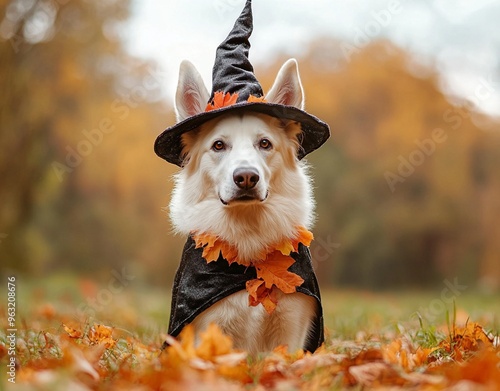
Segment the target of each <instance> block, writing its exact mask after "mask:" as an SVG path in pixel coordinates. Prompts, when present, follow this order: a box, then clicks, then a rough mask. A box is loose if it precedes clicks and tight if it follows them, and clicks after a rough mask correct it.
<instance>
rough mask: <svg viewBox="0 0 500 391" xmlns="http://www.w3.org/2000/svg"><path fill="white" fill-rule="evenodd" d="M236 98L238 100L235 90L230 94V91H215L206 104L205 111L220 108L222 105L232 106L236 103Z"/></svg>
mask: <svg viewBox="0 0 500 391" xmlns="http://www.w3.org/2000/svg"><path fill="white" fill-rule="evenodd" d="M237 100H238V93H237V92H235V93H234V94H231V93H230V92H226V93H224V92H222V91H217V92H215V93H214V98H213V100H212V101H211V102H209V103H208V104H207V107H206V108H205V111H212V110H216V109H220V108H222V107H226V106H232V105H234V104H235V103H236V101H237Z"/></svg>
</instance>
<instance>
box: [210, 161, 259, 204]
mask: <svg viewBox="0 0 500 391" xmlns="http://www.w3.org/2000/svg"><path fill="white" fill-rule="evenodd" d="M259 180H260V176H259V172H258V171H257V169H255V168H254V167H238V168H237V169H235V170H234V171H233V181H234V184H235V185H236V187H237V189H236V191H235V192H234V194H233V196H232V197H231V199H229V200H224V199H223V198H222V197H220V196H219V198H220V201H221V202H222V203H223V204H224V205H229V204H231V203H233V202H251V201H258V202H263V201H265V200H266V198H267V195H268V193H267V192H266V195H265V196H264V197H263V198H262V197H261V196H260V194H259V191H258V189H257V184H258V183H259Z"/></svg>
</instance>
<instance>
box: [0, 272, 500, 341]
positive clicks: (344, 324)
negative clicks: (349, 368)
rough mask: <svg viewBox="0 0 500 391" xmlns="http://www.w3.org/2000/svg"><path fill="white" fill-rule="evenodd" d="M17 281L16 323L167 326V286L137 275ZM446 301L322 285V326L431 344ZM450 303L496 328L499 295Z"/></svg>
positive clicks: (434, 295) (150, 331) (462, 316)
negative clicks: (103, 280) (124, 279)
mask: <svg viewBox="0 0 500 391" xmlns="http://www.w3.org/2000/svg"><path fill="white" fill-rule="evenodd" d="M17 284H18V286H17V313H18V317H17V319H18V321H22V319H23V318H27V319H32V316H33V315H37V314H39V313H40V311H43V307H44V306H46V305H47V304H50V305H51V306H53V307H54V309H55V310H56V311H57V313H59V314H61V313H62V314H66V315H67V316H68V318H69V319H72V320H73V321H75V322H80V323H84V322H90V321H101V322H106V323H107V324H110V325H113V326H115V327H117V328H123V329H124V333H127V332H129V333H132V334H134V335H135V336H138V337H140V338H147V339H150V338H153V339H154V338H155V335H156V334H159V333H165V332H166V329H167V325H168V314H169V311H170V289H169V288H168V287H164V288H152V287H149V286H147V285H146V282H140V281H138V280H137V279H136V280H134V281H133V282H131V283H130V284H129V285H127V286H124V287H121V289H119V290H118V291H117V292H115V293H111V294H110V290H109V289H108V287H109V285H108V284H101V285H98V284H94V283H92V282H90V281H87V280H83V281H82V280H80V279H78V278H76V277H75V276H71V275H69V276H68V275H54V276H51V277H49V278H45V279H43V280H35V279H25V278H18V282H17ZM119 288H120V287H119ZM85 293H86V294H87V295H88V297H87V298H86V297H85ZM446 301H447V302H445V300H443V299H442V298H441V290H440V289H436V290H434V291H432V290H428V291H415V290H413V291H393V292H384V293H376V292H368V291H361V290H335V289H326V288H324V287H323V289H322V302H323V311H324V318H325V327H326V329H327V332H328V334H329V337H330V338H332V339H338V340H362V339H366V340H368V339H372V337H373V336H377V337H379V338H386V339H390V338H391V337H392V336H393V335H395V334H398V333H401V332H402V331H405V330H414V333H416V338H417V339H418V340H420V341H421V342H422V343H424V344H426V343H428V344H433V343H435V341H434V340H433V337H432V336H433V335H436V334H437V333H438V331H440V332H443V331H446V330H443V327H444V326H446V325H447V324H450V314H453V311H454V305H453V302H451V300H450V299H448V298H446ZM454 303H455V306H456V309H455V313H456V315H455V316H456V317H457V321H458V322H459V323H460V322H462V323H463V322H465V320H466V319H467V318H470V319H471V320H473V321H476V322H479V323H481V324H482V325H483V326H484V327H485V328H486V329H487V330H488V331H491V332H493V333H494V334H496V333H497V332H498V331H499V330H500V327H499V325H500V295H485V294H480V293H478V292H477V291H474V290H472V289H469V290H467V291H465V292H463V293H462V294H460V295H459V296H457V297H455V298H454ZM0 308H1V307H0ZM78 309H80V311H79V310H78ZM82 309H84V311H82ZM54 327H59V326H57V325H54ZM129 328H130V329H129Z"/></svg>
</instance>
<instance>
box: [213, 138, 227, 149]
mask: <svg viewBox="0 0 500 391" xmlns="http://www.w3.org/2000/svg"><path fill="white" fill-rule="evenodd" d="M212 149H213V150H214V151H223V150H224V149H226V144H224V141H221V140H217V141H216V142H214V143H213V145H212Z"/></svg>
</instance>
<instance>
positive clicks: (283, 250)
mask: <svg viewBox="0 0 500 391" xmlns="http://www.w3.org/2000/svg"><path fill="white" fill-rule="evenodd" d="M193 239H194V241H195V243H196V248H203V253H202V256H203V258H204V259H205V261H207V262H208V263H210V262H214V261H217V259H218V258H219V256H220V255H221V254H222V257H223V258H224V259H225V260H226V261H227V262H228V263H229V264H232V263H233V262H236V263H238V264H240V265H244V266H254V267H255V269H256V271H257V278H256V279H254V280H251V281H248V282H247V284H246V290H247V291H248V293H249V297H248V300H249V305H251V306H257V305H258V304H262V305H263V306H264V308H265V309H266V311H267V312H268V313H269V314H270V313H272V312H273V311H274V310H275V308H276V305H277V303H278V296H277V291H276V289H279V290H280V291H281V292H283V293H293V292H295V291H296V288H297V287H298V286H300V285H302V283H303V282H304V280H303V279H302V278H301V277H300V276H298V275H297V274H295V273H292V272H290V271H288V268H289V267H290V266H292V265H293V264H294V262H295V260H294V259H293V258H292V257H291V256H290V254H291V253H292V252H297V251H298V248H299V243H302V244H303V245H305V246H309V245H310V244H311V241H312V240H313V234H312V233H311V232H309V231H308V230H307V229H306V228H304V227H297V233H296V235H295V236H294V237H293V238H291V239H283V240H282V241H281V242H279V243H276V244H275V245H273V246H271V247H270V248H268V249H265V250H263V251H262V253H261V254H259V257H258V259H256V260H241V259H239V258H238V250H237V249H236V247H235V246H233V245H231V244H229V243H227V242H226V241H224V240H222V239H220V238H218V237H217V236H214V235H210V234H207V233H201V234H194V235H193Z"/></svg>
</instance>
